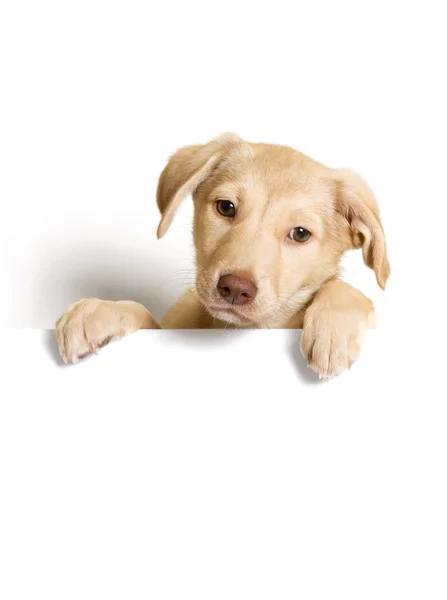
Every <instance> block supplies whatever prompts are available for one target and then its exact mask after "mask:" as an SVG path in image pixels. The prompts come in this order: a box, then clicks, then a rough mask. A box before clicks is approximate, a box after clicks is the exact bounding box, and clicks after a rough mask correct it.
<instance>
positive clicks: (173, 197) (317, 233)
mask: <svg viewBox="0 0 447 600" xmlns="http://www.w3.org/2000/svg"><path fill="white" fill-rule="evenodd" d="M188 194H191V195H192V197H193V200H194V244H195V248H196V262H197V279H196V288H197V293H198V295H199V297H200V299H201V301H202V303H203V305H204V306H205V307H206V309H207V310H208V311H209V312H210V313H211V314H212V315H213V316H214V317H217V318H218V319H220V320H223V321H227V322H230V323H233V324H238V325H248V324H251V325H258V326H271V325H273V324H275V323H279V322H285V321H287V318H288V317H291V316H292V315H293V314H294V313H296V312H297V311H298V310H299V309H300V308H301V307H302V306H303V305H305V304H306V303H307V302H308V301H309V300H310V299H311V298H312V296H313V295H314V294H315V292H316V291H317V290H318V289H319V287H320V286H321V285H322V284H323V283H324V282H325V281H326V280H328V279H330V278H332V277H334V276H336V275H337V272H338V265H339V262H340V258H341V256H342V255H343V253H344V252H345V251H346V250H349V249H351V248H360V247H361V248H362V249H363V258H364V261H365V263H366V264H367V265H368V267H370V268H372V269H374V271H375V274H376V278H377V282H378V284H379V285H380V287H381V288H382V289H384V287H385V283H386V280H387V278H388V276H389V272H390V268H389V263H388V259H387V255H386V247H385V238H384V233H383V229H382V225H381V222H380V218H379V212H378V208H377V204H376V201H375V199H374V196H373V194H372V192H371V190H370V189H369V187H368V186H367V184H366V183H365V182H364V181H363V179H362V178H361V177H360V176H359V175H357V174H356V173H354V172H352V171H349V170H333V169H329V168H327V167H325V166H323V165H321V164H319V163H317V162H315V161H313V160H312V159H310V158H309V157H307V156H305V155H304V154H301V153H299V152H297V151H296V150H293V149H292V148H288V147H285V146H276V145H270V144H251V143H247V142H245V141H244V140H242V139H241V138H239V137H238V136H236V135H235V134H225V135H223V136H220V137H218V138H216V139H215V140H213V141H211V142H209V143H208V144H205V145H200V146H188V147H186V148H182V149H180V150H178V151H177V152H176V153H175V154H174V155H173V156H172V157H171V159H170V160H169V162H168V164H167V165H166V167H165V168H164V170H163V172H162V174H161V176H160V180H159V183H158V189H157V203H158V207H159V209H160V212H161V215H162V218H161V221H160V225H159V227H158V237H161V236H162V235H164V233H165V232H166V231H167V229H168V227H169V225H170V223H171V221H172V219H173V217H174V214H175V212H176V210H177V208H178V206H179V204H180V202H181V200H182V199H183V198H184V197H185V196H186V195H188Z"/></svg>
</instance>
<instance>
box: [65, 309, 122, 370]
mask: <svg viewBox="0 0 447 600" xmlns="http://www.w3.org/2000/svg"><path fill="white" fill-rule="evenodd" d="M128 320H129V319H128V318H127V314H126V311H124V310H123V309H122V307H121V306H120V305H119V303H117V302H109V301H106V300H98V298H85V299H84V300H79V301H78V302H75V303H74V304H72V305H71V306H69V307H68V309H67V311H66V312H65V313H64V314H63V315H62V317H61V318H60V319H59V320H58V322H57V323H56V338H57V344H58V348H59V353H60V355H61V358H62V360H63V361H64V362H65V363H68V362H69V361H71V362H73V363H75V362H77V361H78V360H79V359H82V358H85V357H86V356H88V355H89V354H90V352H94V353H95V354H97V353H98V349H99V348H102V347H103V346H105V345H106V344H108V343H109V342H110V341H111V340H112V339H114V338H115V339H119V338H121V337H123V336H124V335H125V334H126V333H128V332H129V323H128Z"/></svg>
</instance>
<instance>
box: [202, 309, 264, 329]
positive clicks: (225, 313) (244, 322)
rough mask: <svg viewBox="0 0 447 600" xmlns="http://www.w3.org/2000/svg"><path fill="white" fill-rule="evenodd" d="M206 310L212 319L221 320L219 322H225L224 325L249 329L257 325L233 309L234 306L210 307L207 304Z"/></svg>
mask: <svg viewBox="0 0 447 600" xmlns="http://www.w3.org/2000/svg"><path fill="white" fill-rule="evenodd" d="M205 308H206V310H207V311H208V312H209V313H210V315H211V316H212V317H214V318H215V319H219V321H223V322H224V323H229V324H231V325H238V326H239V327H249V326H254V325H255V323H254V321H253V319H251V318H250V317H248V316H246V315H244V314H242V312H240V311H239V310H237V309H235V308H233V307H232V306H228V307H224V306H209V305H207V304H205Z"/></svg>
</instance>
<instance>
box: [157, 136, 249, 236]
mask: <svg viewBox="0 0 447 600" xmlns="http://www.w3.org/2000/svg"><path fill="white" fill-rule="evenodd" d="M241 141H242V140H241V138H240V137H239V136H238V135H236V134H235V133H225V134H223V135H221V136H219V137H217V138H215V139H214V140H212V141H211V142H209V143H208V144H203V145H200V146H187V147H186V148H181V149H180V150H177V152H176V153H175V154H173V155H172V156H171V158H170V159H169V162H168V164H167V165H166V167H165V168H164V169H163V171H162V172H161V175H160V178H159V180H158V187H157V205H158V208H159V209H160V212H161V221H160V224H159V226H158V229H157V237H158V238H161V237H162V236H163V235H164V234H165V233H166V231H167V230H168V228H169V226H170V224H171V222H172V219H173V218H174V215H175V213H176V211H177V209H178V207H179V205H180V202H181V201H182V200H183V198H185V196H187V195H188V194H192V193H193V192H194V190H195V189H196V188H197V186H198V185H199V184H200V183H201V182H202V181H203V180H204V179H205V178H206V177H207V176H208V175H209V173H210V172H211V171H212V169H213V167H214V166H215V165H216V164H217V162H218V161H219V160H220V158H221V156H222V154H223V153H224V151H225V150H227V149H228V148H229V147H230V146H232V145H234V144H235V143H239V142H241Z"/></svg>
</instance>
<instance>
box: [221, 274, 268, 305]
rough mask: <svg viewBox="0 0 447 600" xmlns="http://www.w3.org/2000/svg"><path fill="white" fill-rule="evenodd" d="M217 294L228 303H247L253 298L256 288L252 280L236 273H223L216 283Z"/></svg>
mask: <svg viewBox="0 0 447 600" xmlns="http://www.w3.org/2000/svg"><path fill="white" fill-rule="evenodd" d="M217 289H218V291H219V294H220V295H221V296H222V298H224V299H225V300H226V301H227V302H228V303H229V304H240V305H241V304H248V303H249V302H251V301H252V300H254V299H255V297H256V294H257V292H258V288H257V287H256V286H255V284H254V283H253V281H250V280H249V279H244V278H242V277H238V276H237V275H223V276H222V277H221V278H220V279H219V281H218V283H217Z"/></svg>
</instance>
